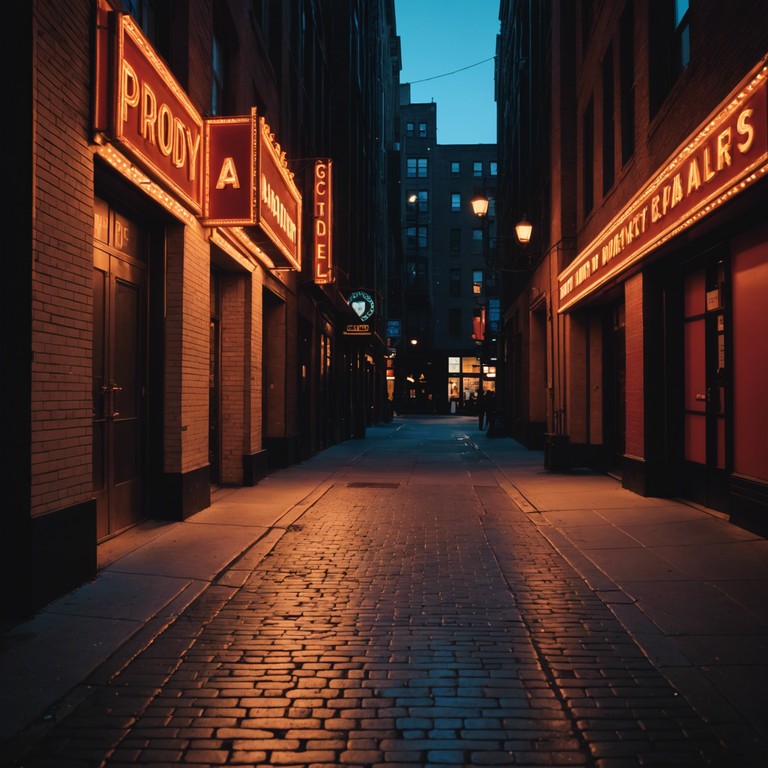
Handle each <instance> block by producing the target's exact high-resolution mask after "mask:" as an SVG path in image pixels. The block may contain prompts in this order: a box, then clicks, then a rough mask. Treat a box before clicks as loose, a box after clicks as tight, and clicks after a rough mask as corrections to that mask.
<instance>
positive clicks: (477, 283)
mask: <svg viewBox="0 0 768 768" xmlns="http://www.w3.org/2000/svg"><path fill="white" fill-rule="evenodd" d="M482 292H483V270H482V269H475V270H473V272H472V293H473V294H474V295H475V296H480V295H481V294H482Z"/></svg>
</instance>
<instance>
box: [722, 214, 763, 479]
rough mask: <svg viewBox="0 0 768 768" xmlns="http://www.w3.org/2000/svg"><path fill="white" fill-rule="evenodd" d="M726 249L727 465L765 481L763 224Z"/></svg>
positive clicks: (735, 470)
mask: <svg viewBox="0 0 768 768" xmlns="http://www.w3.org/2000/svg"><path fill="white" fill-rule="evenodd" d="M732 252H733V258H732V284H733V291H732V305H733V329H732V336H731V338H732V339H733V441H734V446H733V468H734V472H735V473H737V474H740V475H747V476H749V477H754V478H758V479H760V480H766V481H768V398H766V385H768V302H767V301H766V297H768V225H764V226H762V227H759V228H757V229H755V230H752V231H751V232H749V233H747V234H746V235H743V236H742V237H739V238H737V239H736V240H734V241H733V251H732Z"/></svg>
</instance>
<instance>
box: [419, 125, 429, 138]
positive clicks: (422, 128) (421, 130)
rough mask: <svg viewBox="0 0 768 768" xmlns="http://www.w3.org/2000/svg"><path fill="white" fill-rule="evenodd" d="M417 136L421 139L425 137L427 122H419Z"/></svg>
mask: <svg viewBox="0 0 768 768" xmlns="http://www.w3.org/2000/svg"><path fill="white" fill-rule="evenodd" d="M419 137H420V138H422V139H426V138H427V124H426V123H419Z"/></svg>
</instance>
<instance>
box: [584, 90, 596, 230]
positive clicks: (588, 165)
mask: <svg viewBox="0 0 768 768" xmlns="http://www.w3.org/2000/svg"><path fill="white" fill-rule="evenodd" d="M581 134H582V135H581V144H582V151H581V162H582V169H581V180H582V199H583V203H584V218H585V219H586V217H587V216H588V215H589V213H590V211H591V210H592V206H593V205H594V203H595V192H594V187H595V171H594V163H595V114H594V107H593V104H592V99H590V100H589V103H588V104H587V108H586V109H585V110H584V115H583V116H582V118H581Z"/></svg>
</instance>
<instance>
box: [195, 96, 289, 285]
mask: <svg viewBox="0 0 768 768" xmlns="http://www.w3.org/2000/svg"><path fill="white" fill-rule="evenodd" d="M205 146H206V152H205V155H206V157H205V194H204V205H203V223H204V224H205V225H206V226H220V227H243V228H244V229H243V231H244V232H245V234H246V235H247V236H248V238H249V239H250V240H252V241H253V242H254V243H256V244H257V245H258V246H259V247H260V248H261V249H262V250H263V251H264V252H265V253H266V254H267V255H268V256H270V258H271V259H272V261H273V262H274V265H275V268H276V269H296V270H300V269H301V238H300V226H301V195H300V194H299V191H298V189H297V188H296V185H295V184H294V183H293V174H291V173H290V172H289V171H288V168H287V163H286V160H285V153H283V152H281V151H280V146H279V145H278V144H275V141H274V136H273V135H272V133H271V132H270V129H269V126H268V125H267V123H266V122H265V121H264V118H263V117H261V118H260V117H257V115H256V110H255V109H252V110H251V114H250V115H249V116H242V117H229V118H225V117H222V118H210V119H208V120H206V121H205Z"/></svg>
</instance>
